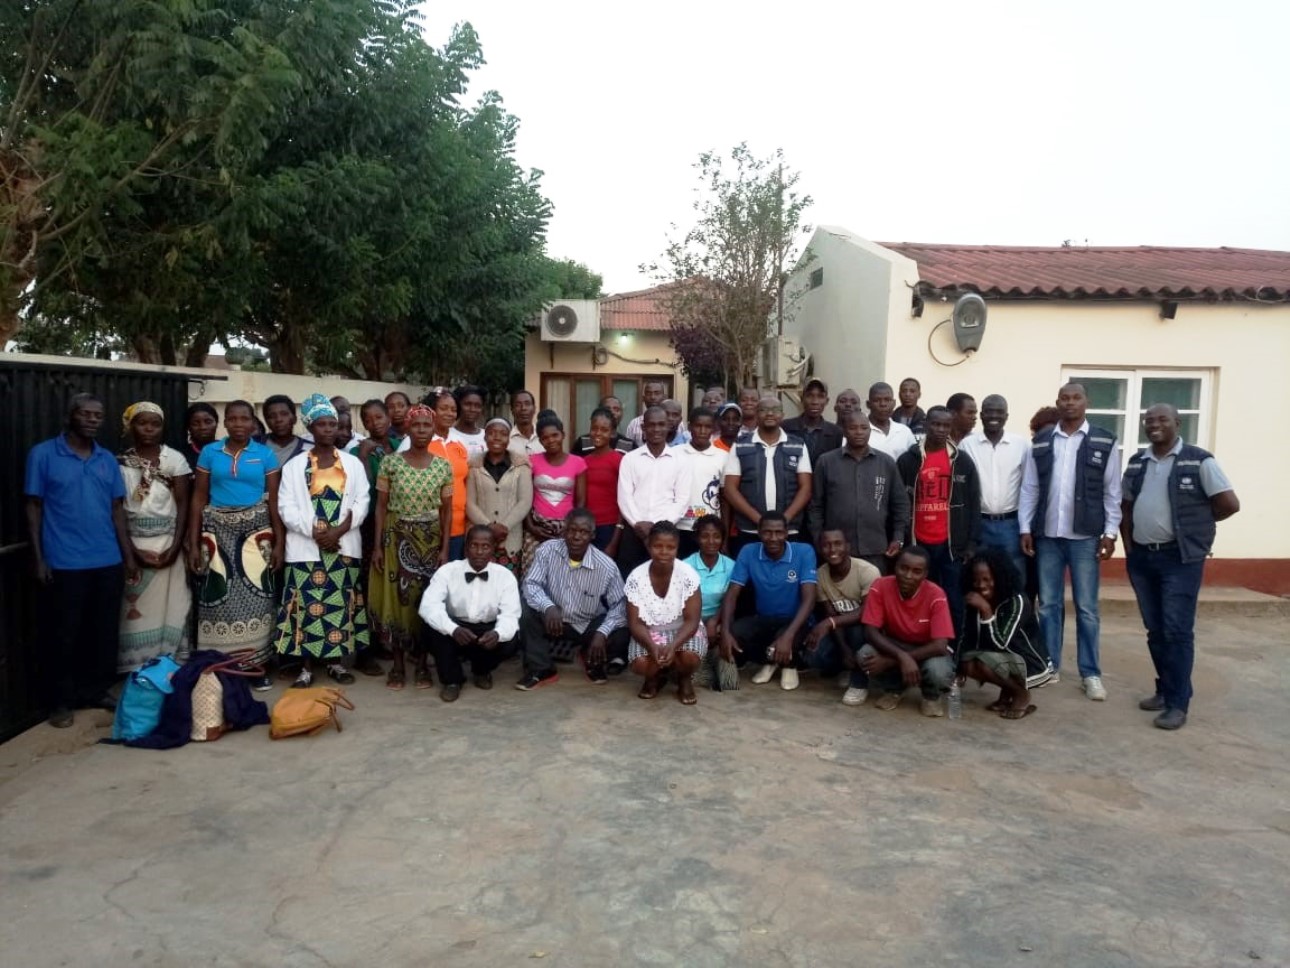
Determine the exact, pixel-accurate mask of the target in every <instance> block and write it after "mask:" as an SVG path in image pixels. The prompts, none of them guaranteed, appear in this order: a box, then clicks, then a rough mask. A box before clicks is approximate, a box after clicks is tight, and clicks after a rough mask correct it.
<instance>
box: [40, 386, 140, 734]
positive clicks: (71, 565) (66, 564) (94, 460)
mask: <svg viewBox="0 0 1290 968" xmlns="http://www.w3.org/2000/svg"><path fill="white" fill-rule="evenodd" d="M103 416H104V414H103V401H102V400H100V399H99V398H98V397H95V396H92V395H90V394H88V393H82V394H78V395H77V396H75V397H73V398H72V404H71V408H70V410H69V412H68V415H67V430H66V431H65V432H64V433H61V434H59V435H58V436H57V437H54V438H51V439H50V440H46V441H44V442H42V443H39V444H37V445H36V446H35V447H33V448H32V449H31V453H30V454H28V455H27V475H26V482H25V491H26V497H27V531H28V534H29V535H30V538H31V550H32V556H33V558H34V559H35V563H36V580H37V581H38V582H39V583H40V585H41V590H42V592H43V593H44V594H45V595H46V601H45V616H46V619H47V621H48V623H49V624H48V638H47V639H46V643H45V646H46V661H47V663H48V666H47V667H48V669H49V674H50V678H51V687H52V688H51V694H50V697H49V699H50V704H51V706H52V707H53V712H52V713H51V714H50V717H49V724H50V725H51V726H58V727H60V728H61V727H67V726H70V725H72V715H73V714H72V710H73V709H76V708H102V709H111V708H113V707H114V706H115V703H114V702H113V700H112V698H111V697H110V696H109V695H108V694H107V689H108V687H109V686H111V685H112V680H113V678H114V677H115V675H116V660H117V654H116V653H117V645H118V630H119V629H120V625H121V596H122V592H123V591H124V584H125V580H126V579H127V578H129V579H130V580H131V581H137V580H138V577H139V565H138V562H137V561H136V560H135V556H134V545H133V544H132V543H131V542H130V534H129V526H128V524H127V523H126V516H125V482H124V481H123V480H122V478H121V470H120V468H119V467H117V462H116V458H115V457H113V456H112V454H111V453H110V452H109V451H107V450H106V449H104V448H103V447H101V446H99V445H98V444H97V443H96V442H95V438H96V437H98V434H99V428H100V427H101V426H102V425H103Z"/></svg>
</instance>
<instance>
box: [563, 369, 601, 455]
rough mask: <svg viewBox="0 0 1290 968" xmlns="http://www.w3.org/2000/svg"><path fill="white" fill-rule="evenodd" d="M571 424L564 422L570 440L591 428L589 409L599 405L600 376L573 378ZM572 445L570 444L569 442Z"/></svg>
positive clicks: (591, 409)
mask: <svg viewBox="0 0 1290 968" xmlns="http://www.w3.org/2000/svg"><path fill="white" fill-rule="evenodd" d="M573 392H574V402H573V424H572V426H570V425H569V424H567V423H566V424H565V430H567V431H568V435H569V439H570V441H573V440H576V439H577V438H578V435H579V434H585V433H586V432H587V431H588V430H590V429H591V411H593V410H595V409H596V407H598V406H600V398H601V396H602V394H601V392H600V377H591V378H589V379H580V380H575V381H574V384H573ZM570 446H572V444H570Z"/></svg>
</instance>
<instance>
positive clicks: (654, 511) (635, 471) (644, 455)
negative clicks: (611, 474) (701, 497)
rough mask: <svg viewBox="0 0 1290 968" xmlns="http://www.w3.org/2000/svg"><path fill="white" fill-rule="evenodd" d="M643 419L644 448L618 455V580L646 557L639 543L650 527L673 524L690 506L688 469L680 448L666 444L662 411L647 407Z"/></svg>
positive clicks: (642, 541)
mask: <svg viewBox="0 0 1290 968" xmlns="http://www.w3.org/2000/svg"><path fill="white" fill-rule="evenodd" d="M643 417H644V420H643V426H644V428H645V429H644V434H645V446H644V447H637V448H636V449H635V450H633V451H632V452H631V453H630V454H624V455H623V462H622V463H621V464H620V465H619V466H618V510H619V512H620V513H621V514H622V516H623V521H624V522H626V530H625V531H624V532H623V537H622V541H621V542H619V545H618V568H619V571H621V572H622V574H624V575H628V574H631V571H632V569H633V568H635V567H636V566H637V565H639V564H641V563H642V562H644V561H645V559H646V558H648V557H649V554H648V552H647V551H646V550H645V539H646V537H647V536H648V535H649V529H650V528H652V527H654V522H655V521H671V522H672V523H673V524H679V523H680V521H681V519H682V518H684V517H685V509H686V506H687V505H688V503H689V501H690V490H691V486H690V481H691V476H692V474H693V470H692V468H691V465H690V462H689V461H687V460H686V459H685V456H684V454H683V453H682V450H681V448H679V447H669V446H668V445H667V430H668V423H667V412H666V411H665V410H664V409H663V408H662V407H657V406H656V407H650V408H649V409H648V410H646V411H645V413H644V415H643ZM619 527H622V525H619Z"/></svg>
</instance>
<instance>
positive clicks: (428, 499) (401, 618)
mask: <svg viewBox="0 0 1290 968" xmlns="http://www.w3.org/2000/svg"><path fill="white" fill-rule="evenodd" d="M450 399H451V398H450ZM407 427H408V438H409V440H411V442H412V444H411V446H410V447H409V448H408V449H407V450H405V451H403V452H401V453H397V454H390V455H389V456H387V457H386V458H385V459H383V460H382V461H381V467H380V470H379V472H378V473H377V477H376V534H377V546H376V549H375V550H374V551H373V553H372V568H371V571H370V572H369V573H368V579H367V596H368V608H369V609H370V611H371V616H372V624H373V626H374V627H375V629H376V634H377V636H378V637H379V638H380V640H381V642H382V644H383V645H385V646H386V648H388V649H389V650H390V651H391V653H393V655H394V665H393V666H392V667H391V668H390V671H389V674H388V675H387V676H386V678H385V684H386V685H387V686H389V688H391V689H402V688H403V686H404V684H405V683H406V682H407V670H406V667H405V659H404V656H405V654H406V653H407V652H409V651H412V652H414V653H415V654H416V663H417V667H416V685H417V688H418V689H429V688H431V687H432V686H433V685H434V679H433V678H432V677H431V675H430V667H429V664H428V661H427V655H426V652H425V650H424V649H421V648H418V643H419V640H420V638H421V635H420V629H421V618H420V616H418V615H417V608H418V606H419V605H420V604H421V594H422V592H424V591H425V588H426V585H428V584H430V579H431V577H433V575H434V572H435V569H436V568H437V567H438V566H439V565H440V564H444V563H446V562H447V561H448V542H447V540H446V536H444V534H443V531H442V525H443V523H444V522H450V521H451V520H452V507H453V503H454V501H455V500H457V499H456V498H454V496H453V473H452V470H453V469H452V465H451V464H450V463H448V461H447V460H445V459H444V458H442V457H439V456H438V455H436V454H432V453H431V452H430V450H429V446H430V438H431V437H432V436H433V435H434V430H435V422H434V413H433V411H431V410H430V408H429V407H425V406H416V407H413V408H412V409H410V410H409V411H408V417H407Z"/></svg>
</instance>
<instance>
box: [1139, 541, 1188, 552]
mask: <svg viewBox="0 0 1290 968" xmlns="http://www.w3.org/2000/svg"><path fill="white" fill-rule="evenodd" d="M1133 547H1135V548H1144V549H1146V550H1147V551H1173V550H1174V549H1175V548H1177V547H1178V542H1177V541H1157V542H1156V543H1154V544H1143V543H1142V542H1140V541H1135V542H1133Z"/></svg>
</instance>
